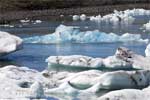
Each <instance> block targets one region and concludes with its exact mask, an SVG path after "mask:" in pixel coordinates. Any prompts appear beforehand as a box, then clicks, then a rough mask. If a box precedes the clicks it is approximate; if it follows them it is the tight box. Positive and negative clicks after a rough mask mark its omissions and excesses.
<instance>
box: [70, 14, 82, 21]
mask: <svg viewBox="0 0 150 100" xmlns="http://www.w3.org/2000/svg"><path fill="white" fill-rule="evenodd" d="M72 19H73V21H77V20H79V19H80V16H79V15H73V16H72Z"/></svg>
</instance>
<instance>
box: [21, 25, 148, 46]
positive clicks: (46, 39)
mask: <svg viewBox="0 0 150 100" xmlns="http://www.w3.org/2000/svg"><path fill="white" fill-rule="evenodd" d="M24 42H26V43H63V42H73V43H100V42H143V43H147V42H148V40H147V39H142V38H141V35H140V34H130V33H125V34H123V35H121V36H120V35H117V34H115V33H109V34H107V33H104V32H100V31H98V30H94V31H85V32H81V31H80V30H79V28H78V27H73V26H65V25H60V26H58V27H57V28H56V30H55V32H54V33H52V34H48V35H44V36H35V37H29V38H25V39H24Z"/></svg>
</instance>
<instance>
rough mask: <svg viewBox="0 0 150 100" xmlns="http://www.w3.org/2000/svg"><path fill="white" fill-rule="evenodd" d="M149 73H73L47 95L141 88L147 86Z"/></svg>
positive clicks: (49, 90)
mask: <svg viewBox="0 0 150 100" xmlns="http://www.w3.org/2000/svg"><path fill="white" fill-rule="evenodd" d="M149 76H150V71H144V70H143V71H114V72H105V73H104V72H101V71H96V70H95V71H94V70H93V71H85V72H80V73H74V74H73V75H71V76H69V77H68V78H66V80H65V81H64V82H62V84H60V85H59V86H58V87H57V88H53V89H48V90H47V91H46V92H48V93H68V94H74V93H97V92H99V91H100V90H103V89H106V90H113V89H125V88H142V87H147V86H148V85H149V79H150V78H149Z"/></svg>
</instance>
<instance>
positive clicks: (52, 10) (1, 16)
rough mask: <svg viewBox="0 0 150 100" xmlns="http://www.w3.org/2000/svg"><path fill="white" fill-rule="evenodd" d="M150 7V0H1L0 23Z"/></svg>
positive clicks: (103, 13)
mask: <svg viewBox="0 0 150 100" xmlns="http://www.w3.org/2000/svg"><path fill="white" fill-rule="evenodd" d="M134 8H144V9H150V0H0V24H6V23H10V22H11V21H15V20H19V19H25V18H29V19H37V18H39V19H41V18H44V19H45V18H46V19H49V18H54V17H56V16H57V18H58V16H60V15H74V14H87V15H97V14H101V15H105V14H108V13H112V12H113V11H114V9H116V10H126V9H134Z"/></svg>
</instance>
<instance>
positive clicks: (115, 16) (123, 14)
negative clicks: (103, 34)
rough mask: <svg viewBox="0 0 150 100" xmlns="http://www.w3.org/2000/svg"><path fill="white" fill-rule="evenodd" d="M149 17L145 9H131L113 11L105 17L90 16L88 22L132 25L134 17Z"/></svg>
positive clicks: (149, 12) (149, 11)
mask: <svg viewBox="0 0 150 100" xmlns="http://www.w3.org/2000/svg"><path fill="white" fill-rule="evenodd" d="M145 15H150V10H145V9H133V10H125V11H117V10H114V13H112V14H108V15H105V16H101V15H97V16H91V17H90V20H91V21H95V22H107V23H113V24H114V23H124V24H132V23H133V22H134V21H135V16H145Z"/></svg>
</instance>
